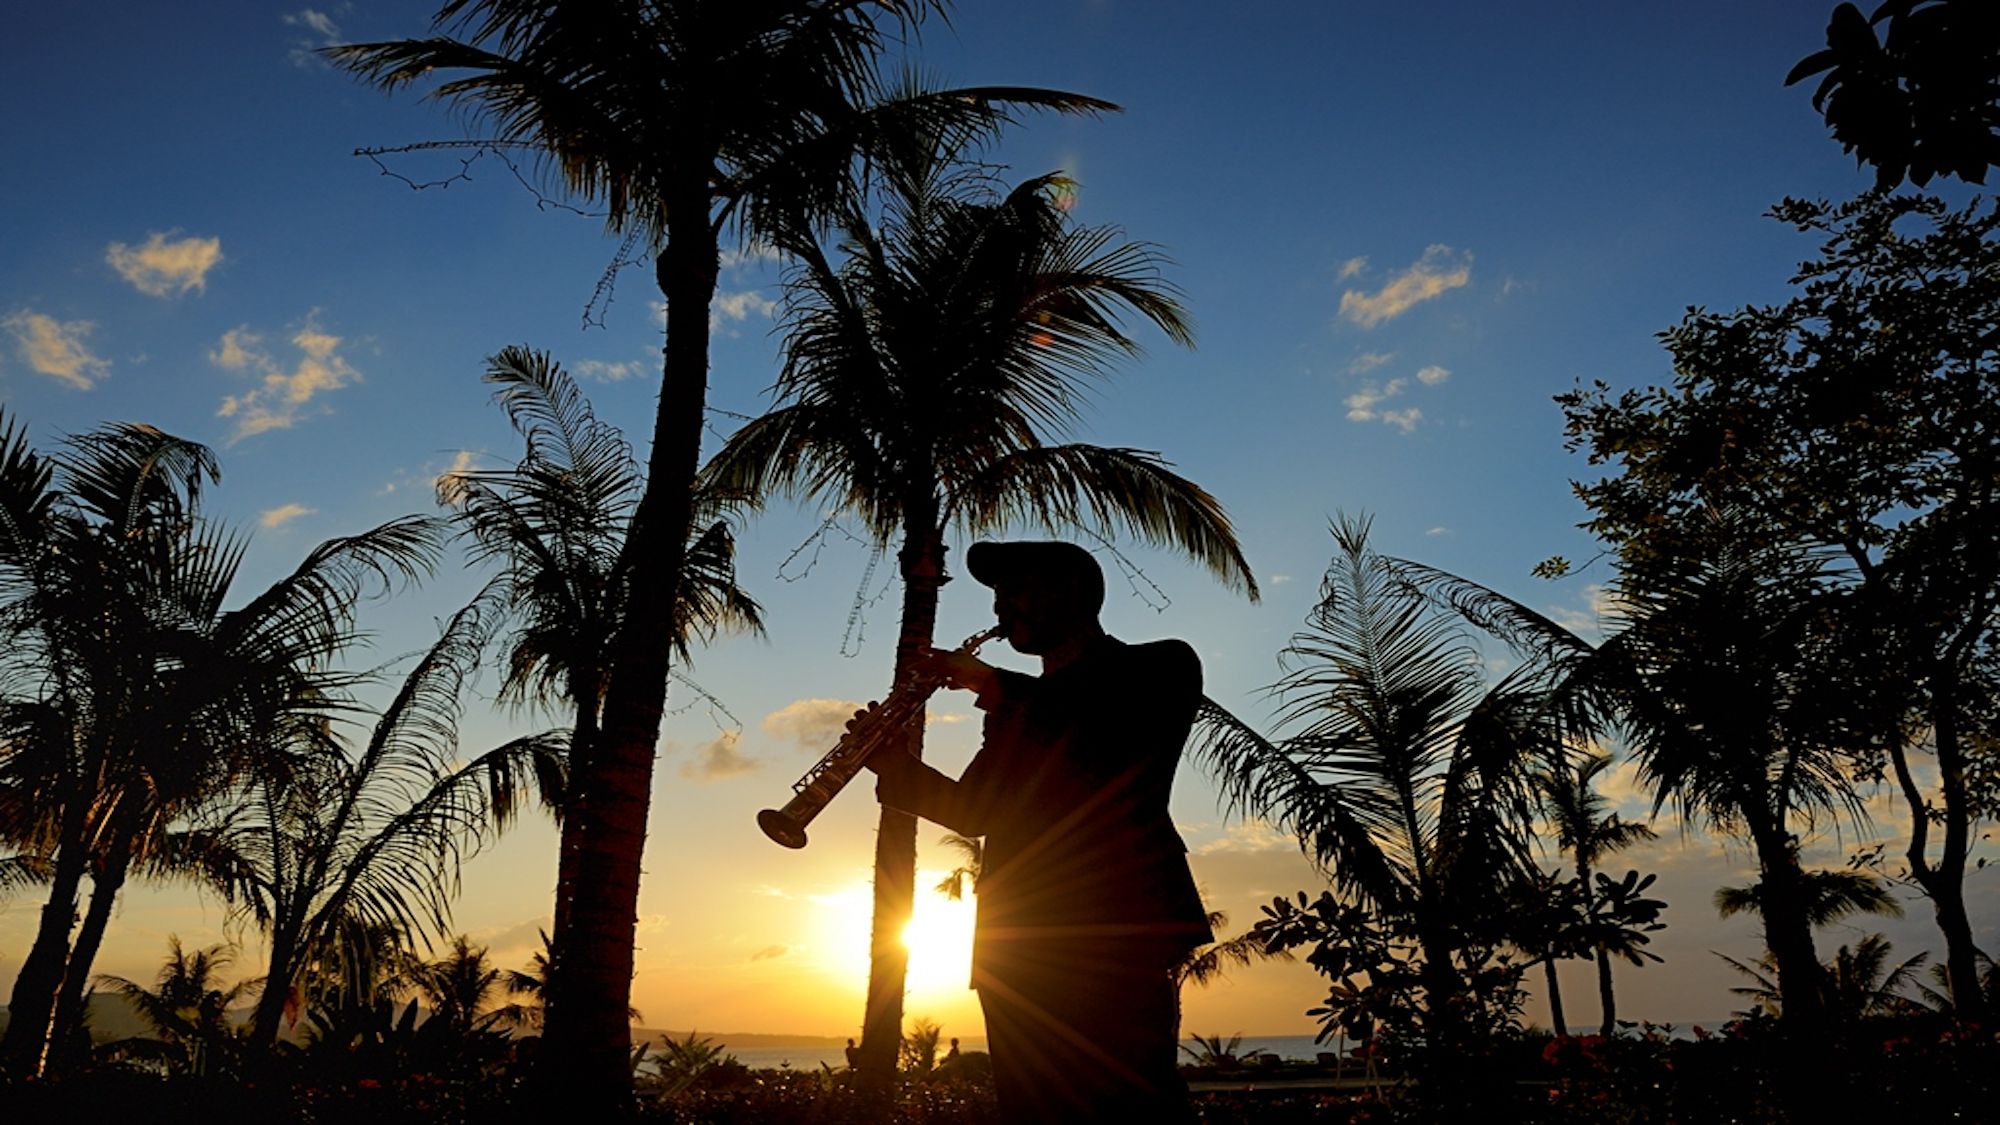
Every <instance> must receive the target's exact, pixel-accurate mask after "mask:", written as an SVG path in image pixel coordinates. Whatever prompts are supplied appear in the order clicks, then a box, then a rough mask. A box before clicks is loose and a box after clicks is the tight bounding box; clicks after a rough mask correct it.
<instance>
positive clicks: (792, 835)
mask: <svg viewBox="0 0 2000 1125" xmlns="http://www.w3.org/2000/svg"><path fill="white" fill-rule="evenodd" d="M739 815H740V814H739ZM757 827H759V828H762V829H763V830H764V835H766V836H769V837H770V838H771V839H773V840H776V841H777V842H778V843H780V844H783V845H784V846H786V847H788V848H803V847H805V846H806V826H805V825H803V824H800V823H799V822H798V821H796V820H793V819H792V818H791V817H790V816H788V815H786V814H785V812H784V810H782V809H765V810H764V811H763V812H760V813H758V814H757Z"/></svg>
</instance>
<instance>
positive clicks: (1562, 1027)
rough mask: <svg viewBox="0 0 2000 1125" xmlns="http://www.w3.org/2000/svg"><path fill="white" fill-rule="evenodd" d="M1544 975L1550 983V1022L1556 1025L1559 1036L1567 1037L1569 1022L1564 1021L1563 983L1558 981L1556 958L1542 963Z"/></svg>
mask: <svg viewBox="0 0 2000 1125" xmlns="http://www.w3.org/2000/svg"><path fill="white" fill-rule="evenodd" d="M1542 973H1543V975H1544V976H1546V977H1547V978H1548V982H1549V1022H1550V1023H1551V1024H1554V1025H1555V1032H1556V1034H1557V1035H1564V1036H1566V1035H1568V1034H1569V1021H1567V1020H1565V1019H1563V990H1562V981H1560V980H1558V979H1556V959H1555V958H1553V957H1550V958H1548V959H1547V960H1545V961H1543V962H1542Z"/></svg>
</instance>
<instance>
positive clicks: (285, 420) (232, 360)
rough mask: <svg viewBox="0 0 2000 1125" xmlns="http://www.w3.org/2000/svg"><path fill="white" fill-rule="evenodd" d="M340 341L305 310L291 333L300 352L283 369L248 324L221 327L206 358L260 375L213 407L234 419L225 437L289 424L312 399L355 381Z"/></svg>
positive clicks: (357, 376) (358, 376)
mask: <svg viewBox="0 0 2000 1125" xmlns="http://www.w3.org/2000/svg"><path fill="white" fill-rule="evenodd" d="M340 343H341V338H340V337H338V336H334V335H330V334H328V333H326V332H322V331H320V329H319V326H318V324H317V323H315V321H314V317H313V315H312V314H308V315H307V317H306V324H305V327H303V328H301V329H299V331H298V332H297V333H295V334H294V335H293V336H292V339H291V344H292V346H293V347H295V348H297V349H298V350H299V353H300V358H299V359H298V360H297V361H296V362H294V363H293V364H292V365H291V366H290V368H289V369H287V367H286V366H285V365H283V364H280V363H279V362H278V360H277V359H276V358H275V357H273V356H272V355H271V353H270V352H269V351H267V350H266V349H265V347H264V339H263V337H262V336H259V335H257V334H256V333H254V332H251V331H250V328H249V326H248V325H245V326H243V327H241V328H234V329H231V330H230V331H228V332H226V333H224V334H223V336H222V341H221V343H220V344H218V345H217V346H216V349H215V350H214V351H212V352H210V353H208V358H209V360H210V361H212V362H213V363H215V364H216V366H218V367H221V368H223V369H224V370H227V371H240V372H249V373H252V374H256V375H258V376H260V382H259V384H258V386H257V387H256V388H255V389H253V390H250V391H246V392H244V393H243V394H240V395H230V396H228V397H227V398H224V399H223V400H222V406H221V408H220V409H218V410H217V411H216V414H217V415H219V416H221V417H224V418H233V419H235V421H236V430H235V432H234V433H232V434H231V435H230V437H229V441H230V443H231V444H234V443H235V442H238V441H241V440H242V439H244V438H246V437H250V436H251V435H253V434H261V433H263V432H265V431H266V430H282V429H289V428H290V427H292V426H294V425H296V424H298V422H299V419H301V418H302V417H304V416H305V414H306V410H307V408H308V407H309V406H311V405H312V402H313V400H314V399H316V398H318V397H319V396H320V395H322V394H325V393H326V392H328V391H337V390H339V389H340V388H342V387H345V386H347V385H348V384H349V383H354V382H359V381H360V379H361V373H360V372H359V371H356V370H355V369H354V368H353V366H351V365H350V364H349V363H348V362H347V360H346V359H344V358H343V357H342V356H341V355H340V354H339V350H338V349H339V348H340ZM322 409H324V408H322Z"/></svg>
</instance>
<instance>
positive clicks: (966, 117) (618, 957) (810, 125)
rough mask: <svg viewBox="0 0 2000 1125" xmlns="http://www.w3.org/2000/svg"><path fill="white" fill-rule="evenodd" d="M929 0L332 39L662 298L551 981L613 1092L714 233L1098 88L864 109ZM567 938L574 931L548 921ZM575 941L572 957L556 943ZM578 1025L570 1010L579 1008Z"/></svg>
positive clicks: (617, 8) (550, 18)
mask: <svg viewBox="0 0 2000 1125" xmlns="http://www.w3.org/2000/svg"><path fill="white" fill-rule="evenodd" d="M943 6H944V5H943V3H942V0H616V2H609V3H597V4H548V3H541V2H530V0H448V2H447V3H445V4H444V5H443V6H442V7H440V8H439V10H438V12H437V15H436V17H435V19H434V20H433V31H434V32H435V34H433V35H432V36H430V37H428V38H423V39H407V40H399V41H394V42H385V43H366V44H351V45H347V46H342V47H337V48H330V49H329V50H328V55H329V56H330V58H331V59H332V61H333V62H334V64H335V65H336V66H339V67H342V68H344V69H347V70H348V71H350V72H352V73H354V74H356V75H358V76H359V77H360V78H361V79H363V80H364V81H367V82H369V83H372V84H374V85H377V86H380V87H382V88H384V89H395V88H398V87H403V86H407V85H410V84H412V83H416V82H421V81H432V80H436V79H438V78H444V77H445V76H447V75H449V76H451V77H449V78H445V80H444V81H442V82H441V83H440V84H439V85H437V86H436V87H435V88H434V90H433V94H432V96H434V97H436V98H438V99H439V100H442V101H443V102H445V103H446V104H447V105H449V106H451V107H453V108H455V109H458V110H461V111H464V112H465V113H466V114H467V115H468V116H469V117H470V118H472V119H473V120H475V121H476V122H479V123H481V124H484V125H487V126H490V127H491V130H492V134H491V136H490V137H489V138H487V139H485V140H483V141H480V142H474V143H478V144H482V145H483V144H498V145H514V146H523V147H526V148H528V149H529V150H531V151H532V152H533V153H534V154H535V156H536V160H537V162H538V163H540V164H541V166H543V167H545V168H547V169H548V170H550V171H551V172H553V173H554V175H555V177H556V178H558V179H559V181H560V182H561V184H562V186H563V187H564V188H565V189H566V190H568V191H571V192H573V193H575V194H576V195H578V196H581V197H583V198H586V199H589V200H592V201H596V202H598V203H601V204H602V205H603V206H604V207H605V213H606V223H607V226H608V227H609V228H610V230H611V231H612V232H613V233H618V234H622V235H624V236H625V237H626V238H627V239H628V240H629V241H631V242H636V243H640V244H643V246H644V247H645V248H646V249H647V250H650V251H651V252H652V254H653V259H654V275H655V278H656V279H657V281H658V283H659V287H660V291H661V294H662V296H664V297H665V298H666V306H667V338H666V348H665V356H664V368H663V373H662V380H661V392H660V397H659V404H658V411H657V413H656V415H655V419H654V428H653V434H652V438H653V440H652V453H651V456H650V457H649V459H648V462H647V466H646V476H645V479H646V482H647V483H646V488H645V492H644V495H643V497H642V499H641V502H640V506H639V512H638V513H637V518H636V519H635V520H634V521H633V525H632V526H633V534H632V535H630V536H629V537H628V538H627V540H626V543H625V547H624V550H625V554H626V557H627V558H628V559H629V560H631V564H630V569H631V570H632V571H633V572H634V573H636V574H638V575H640V576H641V578H642V580H641V581H639V582H638V583H636V584H635V586H634V588H633V590H632V593H631V598H630V604H629V605H628V607H627V613H626V617H625V620H624V621H623V622H622V623H621V626H620V628H619V630H618V632H617V633H616V635H615V637H616V639H615V643H614V644H613V647H612V649H611V658H610V661H609V664H610V668H611V673H610V680H609V683H608V685H607V687H606V690H605V707H604V722H603V733H604V739H603V745H602V747H601V751H602V752H601V753H597V754H593V756H592V758H591V760H590V761H588V762H587V763H585V766H586V769H585V771H584V773H583V775H582V776H580V777H579V779H578V785H579V786H580V788H581V789H582V790H583V791H584V792H586V793H588V794H589V803H587V804H584V803H578V804H577V806H576V807H575V808H574V809H572V810H571V815H572V816H574V817H576V818H577V819H578V821H579V825H580V827H579V829H578V831H580V832H582V833H583V834H584V835H585V837H587V838H588V839H590V841H591V843H590V845H589V846H588V847H586V848H584V849H582V851H581V858H580V859H579V861H578V863H579V865H580V866H581V867H582V868H583V869H584V870H582V871H581V872H579V876H578V877H577V878H575V879H573V880H571V881H570V883H569V884H568V885H570V886H572V887H574V888H575V901H573V902H572V903H571V904H570V905H569V907H568V910H569V911H570V912H573V913H574V914H575V916H576V917H575V923H576V928H577V930H578V934H577V938H576V941H575V945H576V948H575V949H574V950H573V951H572V950H568V949H567V948H565V949H564V952H563V955H562V956H560V957H559V958H558V961H557V964H556V966H555V978H554V980H553V981H552V986H553V991H552V995H551V1000H552V1004H551V1008H550V1015H551V1020H552V1022H551V1024H550V1027H549V1035H548V1043H547V1047H546V1049H545V1050H544V1052H543V1056H542V1057H543V1058H544V1060H545V1061H546V1062H547V1064H548V1065H547V1066H545V1067H544V1068H543V1070H544V1072H545V1073H547V1074H549V1075H555V1076H562V1075H568V1076H573V1077H574V1079H575V1082H576V1084H577V1087H578V1089H580V1090H583V1091H588V1092H591V1093H590V1094H589V1096H591V1097H593V1098H597V1099H603V1100H622V1099H623V1097H624V1094H623V1093H622V1092H621V1091H624V1090H627V1089H629V1085H628V1084H629V1081H630V1065H629V1061H628V1058H627V1056H628V1040H629V1035H628V1032H627V1029H626V1027H625V1025H624V1022H623V1013H624V1011H625V1010H626V1008H627V1007H628V1005H629V997H630V991H631V975H632V945H633V932H634V931H633V927H634V925H635V921H634V919H635V918H636V917H637V908H636V903H637V899H638V882H639V868H640V858H641V856H640V853H641V849H642V846H643V843H644V839H645V832H646V812H647V802H648V795H649V792H650V789H651V785H650V781H651V772H652V762H653V749H654V744H655V743H656V741H657V740H658V737H659V724H660V717H661V714H662V712H663V709H664V706H665V698H666V691H667V678H668V673H669V671H670V669H671V654H670V653H669V652H668V650H667V648H666V647H665V646H662V645H659V644H658V643H656V642H657V638H659V637H661V636H664V635H666V634H667V633H668V632H669V629H670V626H671V623H672V621H673V617H674V614H675V613H676V611H677V609H676V607H677V605H678V602H677V601H676V596H677V592H678V589H679V586H680V584H681V582H682V580H683V570H682V568H683V563H684V551H685V548H686V545H687V543H688V537H689V531H690V529H691V528H692V527H693V526H694V517H693V512H692V509H691V503H692V498H693V491H692V484H693V480H694V477H695V472H696V468H697V463H698V459H699V456H700V449H701V437H702V428H703V425H704V422H705V414H704V407H705V401H706V396H707V386H708V335H709V322H708V318H709V306H710V304H711V303H712V301H713V299H714V296H715V286H716V279H717V276H718V273H719V269H720V239H721V235H722V233H723V231H724V230H726V229H728V227H729V225H730V223H731V222H732V221H735V220H742V221H745V222H746V223H747V224H748V225H749V226H750V227H752V228H754V227H756V226H758V225H761V215H762V214H763V213H764V212H766V211H767V210H770V209H774V208H775V209H777V210H782V211H787V212H789V211H793V210H797V209H804V210H805V211H807V212H812V213H824V211H825V209H826V208H827V207H828V206H830V205H831V204H832V202H833V201H834V200H835V199H837V198H838V196H839V195H840V193H841V191H842V190H843V189H844V188H846V187H847V186H848V185H849V184H850V182H851V181H850V179H849V177H848V174H847V173H848V170H849V166H850V165H851V164H852V163H853V162H854V160H855V158H856V156H857V154H865V153H866V152H867V151H868V150H869V148H870V146H871V143H872V141H871V137H872V135H873V134H875V133H877V132H879V131H880V130H881V129H882V127H883V123H884V122H885V121H888V120H895V121H901V120H907V119H908V118H910V117H913V116H914V117H922V118H925V119H929V120H933V121H939V122H945V123H949V124H948V127H949V128H952V129H955V130H959V131H962V132H964V133H967V134H971V135H990V134H992V133H993V132H994V131H996V130H997V129H998V128H999V127H1000V126H1001V125H1003V124H1004V123H1005V122H1006V113H1005V109H1004V107H1005V106H1007V105H1040V106H1044V107H1048V108H1054V109H1058V110H1064V111H1070V112H1096V111H1100V110H1104V109H1108V108H1112V107H1110V106H1109V105H1108V104H1107V103H1104V102H1099V101H1095V100H1092V99H1088V98H1081V97H1076V96H1072V95H1062V94H1054V93H1051V92H1047V91H1034V90H1024V89H1013V88H1007V89H986V90H972V91H946V92H935V91H933V92H928V93H925V94H922V95H921V96H916V97H910V98H900V99H897V101H896V104H895V105H893V106H888V107H881V106H875V105H871V99H873V97H874V95H875V94H876V93H877V92H878V89H879V87H878V85H877V82H876V71H875V62H876V57H877V55H878V53H879V52H880V50H881V48H882V46H883V44H884V40H885V38H886V37H888V36H889V35H891V34H893V33H894V32H895V31H898V30H904V29H907V28H909V27H910V26H911V25H913V24H914V23H915V22H917V20H918V19H919V18H920V17H921V16H923V15H924V14H925V13H926V12H930V11H939V10H942V8H943ZM557 937H558V943H559V945H560V946H565V947H566V946H567V944H568V943H567V942H565V940H564V939H563V937H562V935H557ZM571 952H573V953H574V954H575V956H573V957H572V956H569V953H571ZM572 1021H574V1022H572Z"/></svg>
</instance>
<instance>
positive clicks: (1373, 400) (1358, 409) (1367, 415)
mask: <svg viewBox="0 0 2000 1125" xmlns="http://www.w3.org/2000/svg"><path fill="white" fill-rule="evenodd" d="M1409 385H1410V381H1409V380H1408V379H1391V380H1389V381H1388V382H1387V383H1383V384H1376V383H1373V382H1370V383H1366V384H1363V385H1362V388H1361V389H1360V390H1358V391H1356V392H1354V393H1353V394H1351V395H1348V396H1347V420H1348V421H1350V422H1384V423H1387V424H1388V425H1391V426H1396V427H1398V428H1400V429H1401V430H1402V431H1403V432H1404V433H1406V434H1407V433H1409V432H1410V431H1411V430H1414V429H1416V428H1417V423H1419V422H1421V421H1423V420H1424V412H1423V411H1422V410H1419V409H1418V408H1416V407H1414V406H1411V407H1406V408H1404V409H1401V410H1386V409H1378V408H1379V407H1380V406H1381V405H1382V403H1384V402H1386V401H1388V400H1389V399H1392V398H1395V397H1396V396H1397V395H1400V394H1402V393H1403V390H1404V389H1405V388H1407V387H1408V386H1409Z"/></svg>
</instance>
